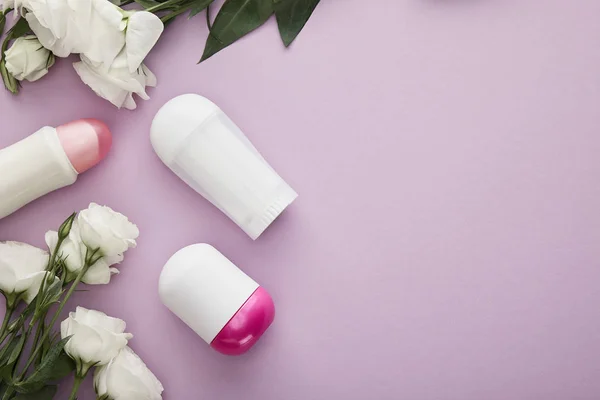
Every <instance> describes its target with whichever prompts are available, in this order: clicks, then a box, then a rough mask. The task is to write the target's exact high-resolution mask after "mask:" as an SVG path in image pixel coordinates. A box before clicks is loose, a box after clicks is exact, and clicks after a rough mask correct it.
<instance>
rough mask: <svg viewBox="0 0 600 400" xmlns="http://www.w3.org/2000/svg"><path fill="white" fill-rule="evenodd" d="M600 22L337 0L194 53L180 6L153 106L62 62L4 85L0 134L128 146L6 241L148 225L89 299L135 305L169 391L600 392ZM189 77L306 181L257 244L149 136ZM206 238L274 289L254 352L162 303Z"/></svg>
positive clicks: (475, 6) (362, 394) (519, 11)
mask: <svg viewBox="0 0 600 400" xmlns="http://www.w3.org/2000/svg"><path fill="white" fill-rule="evenodd" d="M599 15H600V2H598V1H597V0H579V1H570V2H568V1H564V0H545V1H542V0H503V1H492V0H379V1H376V2H365V1H364V0H345V1H332V0H324V1H323V2H322V4H321V5H320V6H319V7H318V9H317V11H316V14H315V16H314V18H313V19H312V20H311V21H310V22H309V24H308V25H307V29H306V31H305V32H303V34H302V35H301V36H300V38H299V40H298V41H297V42H296V43H295V44H294V45H293V46H292V48H291V49H290V50H289V51H285V50H284V49H283V48H282V45H281V44H280V41H279V38H278V36H277V31H276V27H275V25H274V24H273V23H270V24H268V25H267V26H266V27H264V28H263V29H261V30H260V31H258V32H256V33H255V34H252V35H250V36H249V37H248V38H246V39H244V40H243V42H241V43H238V44H237V45H235V46H234V47H232V48H230V49H228V50H226V51H224V52H223V53H221V54H218V55H217V56H215V57H214V58H213V59H211V60H209V61H208V62H206V63H204V64H202V65H199V66H197V65H196V61H197V60H198V58H199V55H200V54H201V51H202V40H203V39H204V38H205V36H206V28H205V26H204V23H203V21H202V19H203V17H202V16H200V17H199V19H197V20H192V21H185V20H184V19H182V20H180V21H178V22H177V23H176V24H174V25H173V26H171V27H170V28H169V29H168V31H167V33H166V34H165V35H164V37H163V39H162V41H161V42H160V43H159V45H158V46H157V48H156V49H155V51H154V52H153V53H152V55H151V56H150V58H149V60H148V64H149V66H150V67H151V68H152V69H153V70H154V71H155V72H156V75H157V76H158V79H159V87H158V88H157V89H155V90H153V91H151V93H150V94H151V96H152V99H151V100H150V101H147V102H140V104H139V105H140V106H139V109H138V110H137V111H135V112H127V111H116V110H115V109H113V108H112V106H110V105H109V104H108V103H106V102H104V101H103V100H100V99H99V98H96V97H95V96H94V94H93V93H92V92H91V91H90V90H89V89H87V88H86V87H85V86H84V85H83V84H81V83H80V82H79V80H78V78H77V76H76V74H75V73H74V71H73V70H72V68H71V67H70V64H69V62H68V61H65V60H63V61H62V62H60V63H58V64H59V66H56V67H54V68H53V69H52V71H51V73H50V74H49V76H48V77H46V78H44V79H43V80H42V81H41V82H38V83H36V84H33V85H25V87H24V90H23V92H22V94H21V95H20V96H19V97H15V98H13V97H11V96H9V95H8V94H7V93H5V92H2V93H0V110H1V111H0V113H1V115H2V132H3V133H2V134H1V135H0V145H2V146H4V145H8V144H9V143H12V142H14V141H16V140H17V139H20V138H22V137H25V136H26V135H27V134H29V133H30V132H33V131H34V130H35V129H37V128H38V127H39V126H40V125H43V124H54V125H58V124H60V123H63V122H66V121H68V120H71V119H76V118H80V117H97V118H101V119H104V120H105V121H106V122H107V123H108V124H109V125H110V126H111V127H112V129H113V130H114V136H115V139H114V148H113V151H112V153H111V154H110V156H109V158H108V159H107V160H106V162H105V163H104V164H103V165H102V166H101V167H99V168H97V169H95V170H93V171H90V172H89V173H87V174H85V176H82V177H81V180H80V181H79V182H78V183H77V184H76V185H75V186H72V187H70V188H67V189H65V190H62V191H60V192H57V193H54V194H52V195H49V196H47V197H45V198H44V199H42V200H40V201H37V202H35V203H34V204H31V205H30V206H28V207H27V208H25V209H23V210H22V211H20V212H18V213H16V214H14V215H13V216H11V217H9V218H7V219H5V220H3V221H1V222H0V239H13V240H22V241H27V242H31V243H33V244H36V245H42V244H43V234H44V232H45V231H46V230H47V229H50V228H54V227H56V226H58V224H59V223H60V222H61V220H62V219H63V217H65V216H67V215H68V214H69V213H70V212H71V211H73V210H77V209H81V208H84V207H85V206H86V205H87V204H88V203H89V202H90V201H96V202H99V203H104V204H107V205H110V206H112V207H114V208H115V209H117V210H119V211H122V212H123V213H125V214H126V215H128V216H129V217H130V218H131V219H132V220H133V221H135V222H136V223H137V224H138V225H139V227H140V230H141V232H142V235H141V237H140V240H139V246H138V248H137V249H134V250H132V251H130V252H129V253H128V254H127V256H126V260H125V262H124V264H123V265H122V268H121V270H122V274H121V275H120V276H118V277H115V279H114V281H113V282H112V283H111V284H110V285H108V286H104V287H94V288H92V289H93V290H92V291H90V292H87V293H78V294H77V296H76V299H75V300H76V301H75V302H73V303H72V306H71V308H74V306H75V304H76V303H78V304H81V305H83V306H87V307H93V308H98V309H101V310H103V311H105V312H107V313H109V314H110V315H114V316H118V317H121V318H124V319H125V320H126V321H127V323H128V330H129V331H130V332H132V333H133V334H134V335H135V337H134V339H133V340H132V341H131V345H132V347H133V348H134V349H135V350H136V351H137V352H138V353H139V354H140V355H141V356H142V357H143V358H144V360H145V361H146V362H147V363H148V365H149V366H150V367H151V368H152V370H153V371H155V372H156V374H157V375H158V377H159V378H160V379H161V380H162V382H163V383H164V385H165V388H166V392H165V395H164V398H165V399H166V400H183V399H185V400H187V399H220V400H239V399H247V400H282V399H285V400H332V399H336V400H337V399H345V400H363V399H376V400H396V399H411V400H427V399H436V400H437V399H440V400H442V399H443V400H446V399H450V400H470V399H473V400H478V399H486V400H493V399H544V400H551V399H560V400H564V399H598V398H599V397H600V379H599V378H600V366H599V365H600V364H599V360H600V340H599V339H600V337H599V336H600V321H599V317H600V312H599V311H598V310H599V306H598V305H599V303H600V289H599V283H598V282H599V281H600V250H599V249H600V246H599V243H600V212H599V210H598V207H599V204H600V185H599V184H598V182H599V179H600V159H599V156H598V155H599V154H600V135H599V132H598V130H599V129H600V113H599V112H598V104H600V24H599V23H598V16H599ZM185 92H198V93H200V94H203V95H205V96H207V97H209V98H211V99H212V100H214V101H215V102H216V103H217V104H219V105H220V106H221V107H222V108H223V109H224V110H225V111H226V112H227V113H228V114H229V115H230V116H231V117H232V119H233V120H234V121H236V122H237V123H238V124H239V125H240V126H241V127H242V129H243V130H244V131H245V132H246V133H247V135H248V136H249V137H250V139H251V140H252V141H253V142H254V144H255V145H256V146H257V147H258V148H259V149H260V150H261V152H262V153H263V155H264V156H265V158H267V159H268V160H269V161H270V163H271V164H272V165H273V166H274V167H275V168H276V169H277V170H278V171H279V172H280V173H281V175H282V176H283V177H285V178H286V180H288V181H289V182H290V184H291V185H292V186H293V187H294V188H295V189H296V190H297V191H298V192H299V194H300V197H299V199H298V200H297V201H296V202H295V203H294V204H293V205H292V206H291V207H290V208H289V209H288V210H287V211H286V212H285V213H284V215H283V216H282V218H281V219H279V220H278V221H276V223H275V224H274V225H273V226H272V227H271V228H270V229H269V230H267V232H266V233H265V234H264V236H263V237H261V238H260V239H259V240H258V241H256V242H253V241H251V240H250V239H249V238H248V237H247V236H246V235H245V234H244V233H243V232H242V231H241V230H240V229H238V228H237V227H236V226H235V225H234V224H233V223H232V222H230V221H229V220H228V219H227V218H226V217H224V216H223V215H221V214H220V213H219V212H218V211H217V210H216V209H214V208H213V207H211V206H210V205H209V204H208V203H207V202H206V201H204V200H203V199H202V198H200V197H199V196H198V195H196V194H195V193H194V192H193V191H192V190H191V189H189V188H188V187H186V186H185V185H184V184H183V183H182V182H180V181H179V180H178V179H177V178H176V177H175V176H174V175H172V173H171V172H170V171H168V170H167V168H166V167H164V166H163V165H162V164H161V163H160V161H159V160H158V158H157V157H156V156H155V155H154V153H153V151H152V149H151V146H150V142H149V133H148V131H149V126H150V121H151V118H152V116H153V115H154V113H155V112H156V111H157V110H158V108H159V107H160V106H161V105H162V104H163V103H164V102H165V101H167V100H168V99H170V98H171V97H174V96H175V95H178V94H181V93H185ZM194 242H209V243H211V244H213V245H215V246H216V247H217V248H218V249H220V250H221V251H222V252H223V253H224V254H226V255H227V256H228V257H229V258H231V259H232V260H233V261H234V262H235V263H237V264H238V265H239V266H240V267H241V268H243V269H244V270H245V271H246V272H247V273H248V274H250V275H251V276H252V277H254V278H255V279H256V280H257V281H258V282H260V283H261V284H262V285H263V286H264V287H265V288H266V289H267V290H268V291H269V292H270V293H271V294H272V295H273V298H274V300H275V303H276V307H277V318H276V320H275V323H274V324H273V326H272V327H271V328H270V329H269V331H268V332H267V334H266V335H265V336H264V337H263V338H262V339H261V341H260V342H259V343H258V345H257V346H256V347H255V348H254V349H252V351H251V352H250V353H248V354H247V355H245V356H242V357H239V358H230V357H226V356H222V355H220V354H218V353H216V352H215V351H214V350H212V349H210V347H208V346H207V345H206V344H204V343H203V342H202V341H201V340H200V338H198V337H196V336H195V335H194V334H193V333H192V332H191V331H190V330H189V329H188V328H186V327H185V326H184V325H183V323H181V322H179V321H178V320H176V318H175V317H174V316H173V315H172V314H170V313H169V312H168V311H167V310H166V309H165V308H164V307H163V306H162V305H161V304H160V302H159V299H158V295H157V287H156V286H157V279H158V275H159V272H160V269H161V266H162V264H163V263H164V262H165V261H166V260H167V258H168V257H169V256H170V255H171V254H172V253H174V252H175V251H176V250H178V249H179V248H181V247H183V246H185V245H188V244H191V243H194ZM93 398H94V396H93V395H92V391H91V388H90V387H89V385H88V387H87V388H86V391H84V393H83V394H82V395H81V397H80V399H81V400H92V399H93Z"/></svg>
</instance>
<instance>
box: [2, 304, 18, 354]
mask: <svg viewBox="0 0 600 400" xmlns="http://www.w3.org/2000/svg"><path fill="white" fill-rule="evenodd" d="M14 312H15V305H14V304H12V305H9V304H8V300H7V303H6V314H4V320H2V327H1V328H0V343H2V342H3V341H4V339H6V328H8V323H9V322H10V317H12V315H13V313H14Z"/></svg>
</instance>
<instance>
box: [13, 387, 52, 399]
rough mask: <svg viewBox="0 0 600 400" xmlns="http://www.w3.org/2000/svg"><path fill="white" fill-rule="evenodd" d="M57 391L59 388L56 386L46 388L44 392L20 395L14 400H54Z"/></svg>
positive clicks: (43, 389)
mask: <svg viewBox="0 0 600 400" xmlns="http://www.w3.org/2000/svg"><path fill="white" fill-rule="evenodd" d="M56 390H57V387H56V386H54V385H50V386H44V387H43V388H42V390H39V391H37V392H34V393H23V394H19V395H17V396H16V397H13V400H52V399H53V398H54V395H55V394H56Z"/></svg>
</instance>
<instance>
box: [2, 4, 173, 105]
mask: <svg viewBox="0 0 600 400" xmlns="http://www.w3.org/2000/svg"><path fill="white" fill-rule="evenodd" d="M0 8H1V9H2V10H3V11H4V10H7V9H9V8H10V9H13V10H14V12H16V13H19V14H20V15H22V16H23V17H24V18H25V19H26V20H27V23H28V24H29V27H30V28H31V30H32V31H33V33H34V34H35V37H27V38H24V40H16V41H15V42H14V43H13V45H12V46H11V48H9V49H8V50H7V51H6V54H5V55H6V68H7V70H8V71H9V72H10V73H11V74H12V75H13V76H14V77H15V78H16V79H18V80H23V79H26V80H29V81H34V80H37V79H39V78H41V77H42V76H44V75H45V74H46V73H47V72H48V68H49V67H50V66H51V65H52V61H51V60H53V58H52V57H53V56H57V57H67V56H69V55H70V54H79V55H80V59H81V61H78V62H76V63H74V64H73V66H74V68H75V71H77V73H78V74H79V76H80V77H81V79H82V80H83V82H84V83H85V84H87V85H88V86H90V87H91V88H92V89H93V90H94V92H96V94H98V95H99V96H100V97H102V98H104V99H106V100H108V101H110V102H111V103H113V104H114V105H115V106H117V107H119V108H121V107H125V108H127V109H130V110H132V109H134V108H136V103H135V100H134V99H133V94H134V93H135V94H137V95H138V96H140V97H141V98H142V99H144V100H146V99H148V98H149V97H148V95H147V93H146V87H147V86H156V77H155V76H154V74H153V73H152V72H151V71H150V70H149V69H148V68H147V67H146V66H145V65H144V64H143V61H144V59H145V58H146V56H147V55H148V53H149V52H150V50H152V48H153V47H154V45H155V44H156V42H157V41H158V39H159V37H160V35H161V34H162V32H163V29H164V25H163V23H162V21H161V20H160V19H159V18H158V17H157V16H156V15H154V14H152V13H150V12H147V11H125V10H123V9H121V8H119V7H117V6H116V5H114V4H113V3H111V2H110V1H109V0H0ZM50 53H52V54H50ZM49 60H50V61H49Z"/></svg>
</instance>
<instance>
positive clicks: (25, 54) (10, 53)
mask: <svg viewBox="0 0 600 400" xmlns="http://www.w3.org/2000/svg"><path fill="white" fill-rule="evenodd" d="M4 54H5V56H6V69H7V70H8V72H10V73H11V74H12V76H14V77H15V79H17V80H19V81H22V80H27V81H29V82H33V81H37V80H38V79H40V78H41V77H43V76H44V75H46V74H47V73H48V68H50V67H51V66H52V65H54V56H53V55H52V54H51V53H50V52H49V51H48V50H47V49H45V48H44V47H43V46H42V45H41V43H40V41H39V40H37V38H36V37H35V36H25V37H21V38H18V39H17V40H15V42H14V43H13V44H12V46H10V48H9V49H8V50H7V51H6V52H5V53H4Z"/></svg>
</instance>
